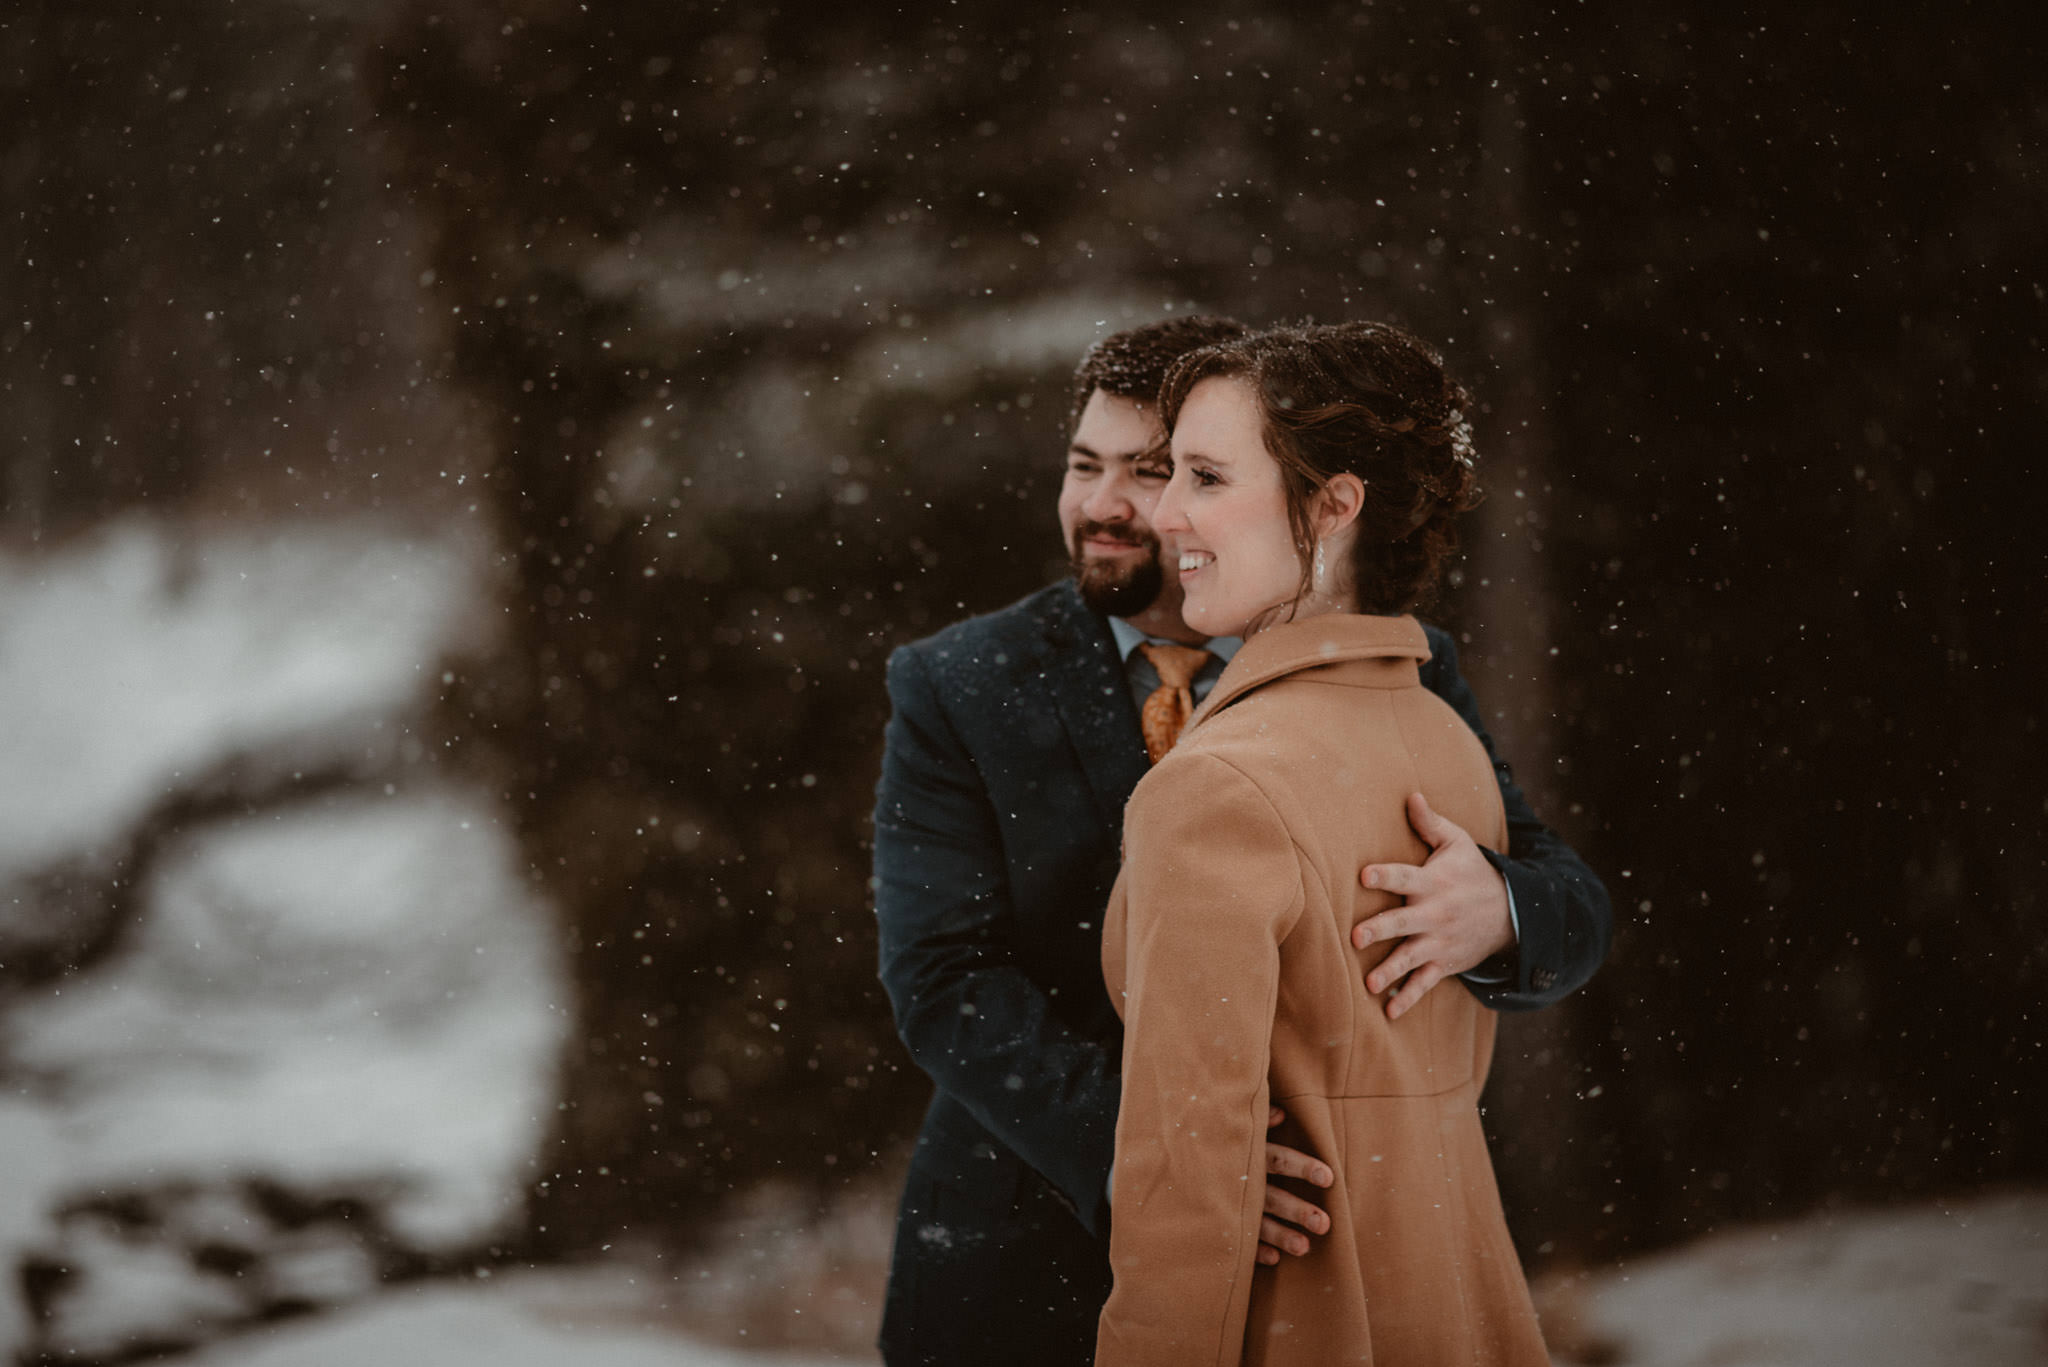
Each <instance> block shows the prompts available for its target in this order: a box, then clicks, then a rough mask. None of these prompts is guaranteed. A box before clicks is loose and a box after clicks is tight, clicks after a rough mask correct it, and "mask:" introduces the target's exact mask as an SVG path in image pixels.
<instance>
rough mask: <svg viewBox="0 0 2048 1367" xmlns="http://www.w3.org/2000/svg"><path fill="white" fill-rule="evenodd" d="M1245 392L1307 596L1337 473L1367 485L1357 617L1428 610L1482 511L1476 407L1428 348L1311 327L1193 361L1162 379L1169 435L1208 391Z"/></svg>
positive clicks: (1214, 350) (1375, 332)
mask: <svg viewBox="0 0 2048 1367" xmlns="http://www.w3.org/2000/svg"><path fill="white" fill-rule="evenodd" d="M1219 378H1231V379H1237V380H1241V381H1243V382H1244V383H1245V384H1246V385H1248V386H1249V387H1250V388H1251V390H1252V392H1253V393H1254V394H1255V395H1256V396H1257V400H1258V404H1259V411H1260V416H1261V419H1262V424H1261V425H1262V427H1263V432H1264V437H1265V442H1266V450H1267V451H1268V452H1269V453H1271V455H1272V456H1273V458H1274V460H1276V461H1278V462H1279V464H1280V475H1281V485H1282V487H1283V489H1284V490H1285V491H1286V498H1287V520H1288V523H1289V525H1290V526H1291V527H1292V528H1293V530H1294V542H1295V546H1296V548H1297V549H1298V550H1299V551H1300V553H1301V557H1302V570H1301V574H1302V591H1303V592H1304V593H1306V592H1307V591H1308V588H1309V576H1310V568H1309V567H1310V557H1311V556H1312V555H1313V554H1314V546H1315V538H1314V535H1313V533H1312V532H1311V530H1310V522H1309V508H1310V503H1311V500H1312V499H1313V498H1314V497H1315V495H1316V492H1317V491H1318V490H1320V489H1321V488H1322V487H1323V486H1324V485H1325V484H1327V483H1329V482H1330V480H1331V479H1332V478H1333V477H1335V476H1337V475H1340V474H1345V473H1350V474H1354V475H1357V476H1358V477H1359V479H1361V480H1362V481H1364V483H1365V504H1364V506H1363V508H1362V509H1361V510H1360V511H1359V514H1358V523H1357V527H1358V535H1357V540H1356V544H1355V549H1354V551H1353V556H1352V560H1353V563H1352V569H1353V572H1354V574H1355V575H1356V578H1357V587H1358V610H1359V611H1360V612H1367V613H1379V614H1386V615H1393V614H1398V613H1403V612H1410V611H1413V610H1414V609H1416V608H1417V607H1420V606H1422V605H1424V604H1426V603H1427V602H1428V601H1429V600H1430V598H1431V597H1432V595H1433V594H1434V593H1435V590H1436V587H1437V579H1438V576H1439V575H1440V574H1441V573H1442V570H1443V566H1444V562H1445V561H1446V560H1447V559H1449V557H1450V555H1451V552H1452V551H1453V550H1455V549H1456V548H1457V544H1458V537H1457V519H1458V516H1459V514H1461V513H1464V512H1467V511H1469V510H1470V509H1472V508H1473V507H1475V506H1477V504H1478V502H1479V479H1478V476H1477V475H1476V474H1475V473H1474V472H1473V468H1472V460H1473V452H1472V428H1471V424H1470V422H1469V421H1468V415H1469V414H1470V413H1471V411H1472V397H1471V395H1469V394H1467V393H1466V392H1465V389H1464V387H1463V386H1461V385H1460V384H1459V383H1458V382H1457V381H1456V380H1454V379H1452V378H1451V377H1450V375H1449V374H1448V373H1446V371H1445V370H1444V364H1443V358H1442V357H1440V356H1438V355H1437V353H1436V351H1435V350H1434V349H1432V348H1431V347H1430V346H1429V345H1427V344H1426V343H1424V342H1423V341H1421V340H1420V339H1418V338H1417V337H1415V336H1413V335H1412V334H1410V333H1409V332H1407V331H1405V330H1403V329H1401V328H1399V327H1396V326H1394V325H1393V324H1391V323H1331V324H1322V325H1317V324H1303V325H1300V326H1297V327H1283V328H1275V329H1274V330H1272V331H1271V332H1263V333H1258V334H1256V335H1252V336H1247V337H1242V338H1239V339H1237V340H1234V341H1226V342H1223V343H1221V344H1219V345H1215V346H1209V347H1205V348H1203V349H1202V350H1200V351H1196V352H1193V353H1191V354H1189V355H1187V356H1184V357H1182V358H1181V359H1180V361H1179V362H1178V363H1176V364H1175V365H1174V366H1173V368H1172V370H1171V371H1170V372H1169V373H1168V375H1167V377H1166V382H1165V384H1164V386H1163V387H1162V388H1161V391H1160V396H1159V406H1160V417H1161V418H1162V419H1163V420H1164V421H1165V423H1166V428H1167V430H1168V431H1169V432H1171V431H1172V430H1173V425H1174V423H1175V422H1176V421H1177V420H1178V419H1179V417H1180V410H1181V406H1182V405H1183V404H1185V403H1186V402H1187V398H1188V395H1189V393H1191V392H1192V391H1193V390H1194V387H1195V386H1196V385H1197V384H1199V383H1201V382H1202V381H1203V380H1209V379H1219Z"/></svg>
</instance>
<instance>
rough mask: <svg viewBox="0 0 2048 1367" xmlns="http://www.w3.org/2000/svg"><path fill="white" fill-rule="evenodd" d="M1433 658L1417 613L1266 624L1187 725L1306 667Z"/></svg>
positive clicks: (1338, 615) (1350, 615)
mask: <svg viewBox="0 0 2048 1367" xmlns="http://www.w3.org/2000/svg"><path fill="white" fill-rule="evenodd" d="M1428 658H1429V637H1428V636H1426V635H1424V634H1423V630H1422V624H1421V623H1420V622H1418V621H1416V620H1415V619H1414V618H1413V617H1367V616H1363V615H1361V614H1358V613H1351V612H1331V613H1325V614H1323V615H1321V616H1317V617H1310V618H1308V619H1307V620H1305V621H1300V622H1283V623H1281V624H1280V625H1279V626H1276V627H1268V628H1267V629H1266V630H1264V631H1262V632H1260V633H1259V634H1258V635H1256V636H1254V637H1252V638H1251V639H1250V640H1249V641H1246V642H1245V643H1244V645H1243V646H1241V647H1239V649H1238V652H1237V655H1236V657H1235V658H1234V659H1232V660H1231V662H1230V664H1229V665H1228V666H1227V667H1226V668H1225V669H1224V671H1223V677H1222V678H1220V679H1218V680H1217V681H1216V687H1215V688H1214V689H1212V690H1211V691H1210V693H1209V696H1208V698H1207V699H1206V700H1205V701H1204V702H1203V703H1202V705H1201V706H1200V707H1198V708H1196V709H1195V715H1194V716H1192V717H1190V718H1189V719H1188V728H1189V729H1190V730H1192V729H1193V728H1195V727H1197V726H1199V725H1201V724H1202V722H1203V721H1205V720H1207V719H1208V718H1210V717H1212V716H1214V715H1215V714H1216V713H1218V712H1221V711H1222V710H1223V709H1224V708H1226V707H1228V706H1230V705H1231V704H1232V703H1234V702H1236V701H1237V700H1238V699H1239V698H1242V697H1244V696H1245V695H1246V694H1247V693H1251V692H1253V691H1255V690H1256V689H1258V688H1259V687H1261V686H1262V685H1265V684H1269V683H1271V682H1273V680H1275V679H1279V678H1284V677H1285V676H1287V675H1289V674H1299V673H1301V672H1302V671H1304V670H1310V669H1326V668H1328V667H1330V666H1332V665H1336V664H1341V663H1343V662H1344V661H1346V660H1413V661H1416V662H1417V663H1420V662H1421V661H1423V660H1427V659H1428Z"/></svg>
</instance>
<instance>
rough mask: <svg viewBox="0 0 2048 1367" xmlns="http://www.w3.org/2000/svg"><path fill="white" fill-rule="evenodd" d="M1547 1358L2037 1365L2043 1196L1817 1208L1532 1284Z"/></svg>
mask: <svg viewBox="0 0 2048 1367" xmlns="http://www.w3.org/2000/svg"><path fill="white" fill-rule="evenodd" d="M1537 1299H1538V1304H1539V1307H1540V1308H1541V1309H1542V1310H1543V1315H1544V1333H1545V1336H1546V1337H1547V1338H1548V1339H1549V1340H1550V1347H1551V1351H1552V1353H1553V1354H1554V1355H1555V1357H1556V1359H1557V1361H1559V1362H1562V1363H1588V1364H1592V1363H1606V1364H1626V1365H1627V1367H1703V1365H1704V1364H1708V1363H1713V1364H1722V1365H1723V1367H1836V1365H1837V1364H1839V1367H1925V1365H1926V1364H1932V1363H1940V1364H1944V1367H2021V1364H2038V1363H2041V1362H2048V1193H2043V1192H2014V1193H2008V1194H2005V1195H2000V1196H1988V1197H1982V1198H1979V1199H1975V1200H1958V1201H1936V1202H1930V1203H1926V1204H1921V1205H1913V1206H1902V1207H1898V1208H1895V1209H1885V1210H1862V1211H1854V1212H1848V1213H1841V1214H1831V1213H1822V1214H1817V1215H1811V1216H1808V1217H1806V1218H1805V1219H1802V1220H1797V1221H1789V1222H1786V1223H1784V1224H1776V1225H1765V1226H1749V1227H1745V1228H1740V1229H1730V1230H1723V1231H1721V1232H1720V1233H1717V1234H1710V1235H1708V1236H1707V1237H1705V1238H1703V1239H1700V1240H1698V1241H1696V1242H1694V1243H1690V1244H1687V1245H1684V1246H1683V1247H1680V1248H1675V1249H1670V1250H1667V1251H1665V1252H1662V1253H1658V1254H1654V1255H1652V1256H1650V1257H1647V1258H1641V1259H1637V1260H1634V1261H1632V1262H1628V1263H1624V1264H1621V1265H1618V1266H1615V1267H1610V1268H1600V1269H1595V1270H1592V1271H1590V1272H1587V1273H1583V1274H1579V1275H1577V1276H1568V1277H1560V1278H1554V1279H1551V1280H1549V1281H1548V1282H1547V1283H1545V1284H1543V1285H1540V1286H1539V1287H1538V1288H1537Z"/></svg>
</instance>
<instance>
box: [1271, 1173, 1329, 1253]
mask: <svg viewBox="0 0 2048 1367" xmlns="http://www.w3.org/2000/svg"><path fill="white" fill-rule="evenodd" d="M1266 1214H1267V1216H1269V1217H1270V1218H1271V1219H1274V1220H1285V1221H1286V1222H1287V1223H1288V1224H1290V1225H1293V1226H1294V1227H1295V1229H1297V1230H1304V1229H1305V1230H1307V1231H1308V1232H1309V1233H1310V1234H1328V1233H1329V1232H1330V1217H1329V1215H1328V1214H1327V1213H1326V1212H1325V1211H1324V1210H1323V1208H1322V1207H1321V1206H1318V1205H1311V1204H1310V1203H1309V1202H1307V1201H1304V1200H1302V1199H1301V1198H1300V1197H1299V1196H1296V1195H1295V1194H1294V1193H1293V1192H1291V1191H1289V1190H1287V1189H1286V1188H1285V1187H1276V1186H1274V1185H1273V1184H1272V1183H1271V1182H1268V1183H1267V1184H1266ZM1260 1228H1261V1229H1262V1230H1263V1228H1264V1224H1263V1223H1262V1224H1261V1226H1260ZM1260 1237H1261V1238H1263V1237H1264V1235H1263V1234H1261V1236H1260ZM1267 1242H1269V1243H1271V1242H1273V1241H1272V1240H1268V1241H1267ZM1277 1246H1278V1247H1280V1248H1286V1249H1287V1251H1288V1252H1289V1253H1297V1252H1298V1253H1306V1252H1307V1251H1308V1241H1307V1240H1306V1239H1304V1240H1303V1241H1302V1247H1301V1248H1299V1249H1294V1248H1287V1245H1286V1244H1279V1245H1277Z"/></svg>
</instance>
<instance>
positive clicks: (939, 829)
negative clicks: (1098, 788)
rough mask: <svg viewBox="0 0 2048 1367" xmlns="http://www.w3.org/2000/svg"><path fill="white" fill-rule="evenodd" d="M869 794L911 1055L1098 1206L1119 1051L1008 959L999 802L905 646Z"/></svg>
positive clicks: (1012, 956)
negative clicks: (1071, 1022) (1088, 1032)
mask: <svg viewBox="0 0 2048 1367" xmlns="http://www.w3.org/2000/svg"><path fill="white" fill-rule="evenodd" d="M888 677H889V699H890V703H891V705H892V708H893V712H892V714H891V716H890V720H889V725H888V730H887V733H886V738H885V740H884V746H883V754H882V777H881V782H880V783H879V784H878V785H877V788H876V803H875V861H874V876H875V882H874V894H875V915H876V917H877V919H878V921H879V939H880V948H881V978H882V986H883V988H884V990H885V991H886V992H887V993H888V996H889V1004H890V1007H891V1009H892V1010H893V1011H894V1013H895V1017H896V1030H897V1033H898V1035H900V1036H901V1038H902V1040H903V1043H904V1047H905V1048H907V1049H908V1050H909V1051H910V1056H911V1059H912V1060H913V1061H914V1062H915V1063H916V1064H917V1066H918V1067H919V1068H921V1069H923V1070H924V1072H925V1073H926V1074H927V1075H928V1076H929V1077H930V1078H931V1079H932V1081H933V1083H934V1084H936V1085H937V1086H938V1087H939V1088H940V1089H941V1090H942V1091H944V1092H946V1093H947V1094H949V1095H950V1096H952V1097H953V1098H954V1099H955V1100H957V1101H958V1102H960V1103H961V1104H962V1105H963V1106H965V1107H966V1108H967V1110H968V1112H969V1113H970V1114H972V1115H973V1116H974V1118H975V1119H976V1120H977V1121H979V1122H980V1123H981V1124H982V1125H983V1126H985V1127H986V1128H987V1129H988V1130H989V1132H990V1133H992V1134H994V1135H995V1136H996V1137H997V1138H998V1139H1000V1140H1001V1141H1002V1142H1003V1143H1004V1144H1005V1145H1007V1146H1008V1147H1009V1148H1010V1150H1011V1151H1012V1152H1014V1153H1015V1154H1017V1155H1018V1156H1019V1157H1020V1158H1022V1159H1023V1160H1024V1161H1025V1162H1026V1163H1029V1164H1030V1165H1031V1166H1032V1167H1033V1168H1036V1169H1037V1170H1038V1171H1039V1173H1041V1174H1042V1175H1043V1176H1044V1177H1045V1178H1046V1179H1047V1180H1048V1181H1049V1182H1051V1183H1052V1184H1053V1185H1054V1186H1055V1187H1056V1188H1058V1189H1059V1190H1060V1191H1061V1192H1062V1193H1063V1194H1064V1195H1065V1196H1066V1197H1067V1199H1068V1200H1069V1201H1070V1202H1071V1203H1072V1204H1073V1206H1074V1209H1075V1213H1076V1214H1077V1215H1078V1216H1079V1217H1080V1219H1081V1221H1082V1223H1083V1224H1084V1225H1086V1226H1087V1227H1088V1229H1089V1230H1090V1232H1091V1233H1095V1234H1098V1235H1099V1234H1100V1233H1101V1231H1102V1228H1103V1225H1104V1223H1105V1221H1106V1220H1107V1219H1108V1214H1109V1211H1108V1198H1107V1196H1106V1195H1105V1193H1104V1185H1105V1182H1106V1180H1107V1178H1108V1175H1109V1163H1110V1154H1111V1146H1112V1144H1113V1142H1114V1134H1115V1126H1116V1109H1117V1077H1116V1059H1115V1057H1114V1055H1113V1054H1112V1053H1111V1051H1110V1050H1109V1049H1108V1048H1106V1047H1105V1046H1104V1045H1102V1044H1100V1043H1098V1042H1096V1041H1094V1040H1091V1039H1088V1038H1087V1037H1085V1036H1083V1035H1081V1034H1079V1033H1077V1032H1075V1031H1074V1030H1073V1029H1071V1028H1070V1027H1068V1026H1067V1025H1066V1024H1065V1023H1064V1022H1063V1021H1062V1020H1061V1019H1060V1018H1059V1017H1058V1016H1057V1015H1055V1014H1054V1012H1053V1009H1052V1001H1051V999H1050V998H1049V997H1048V996H1047V994H1046V991H1045V989H1044V988H1043V987H1042V986H1040V985H1039V984H1038V983H1037V982H1036V981H1034V980H1033V979H1032V978H1031V977H1030V976H1029V975H1028V974H1027V973H1026V972H1025V971H1024V970H1023V968H1022V967H1021V966H1020V965H1019V963H1018V961H1017V955H1016V950H1015V943H1014V932H1015V911H1014V908H1013V906H1012V904H1011V900H1010V888H1009V879H1008V874H1007V871H1006V863H1005V859H1004V851H1003V845H1002V838H1001V833H1000V830H999V828H998V826H997V823H996V814H995V811H994V808H993V806H992V804H991V800H990V797H989V793H988V789H987V786H986V784H985V783H984V782H983V781H982V779H981V776H980V774H979V772H978V771H977V770H976V768H975V765H974V762H973V760H972V758H971V756H970V755H969V753H968V751H967V748H966V747H965V746H964V745H962V744H961V742H960V740H959V738H958V736H957V735H956V734H955V732H954V731H953V729H952V727H950V726H949V725H948V724H947V721H946V717H945V709H944V707H943V706H942V704H941V700H940V698H939V695H938V692H937V690H936V689H935V688H934V686H933V684H932V681H931V679H930V677H929V675H928V673H927V671H926V669H925V667H924V665H923V663H922V661H921V660H920V659H919V657H918V655H917V653H916V651H915V649H914V648H911V647H906V648H904V649H900V650H898V651H896V652H895V653H894V654H893V655H891V656H890V659H889V672H888Z"/></svg>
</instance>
